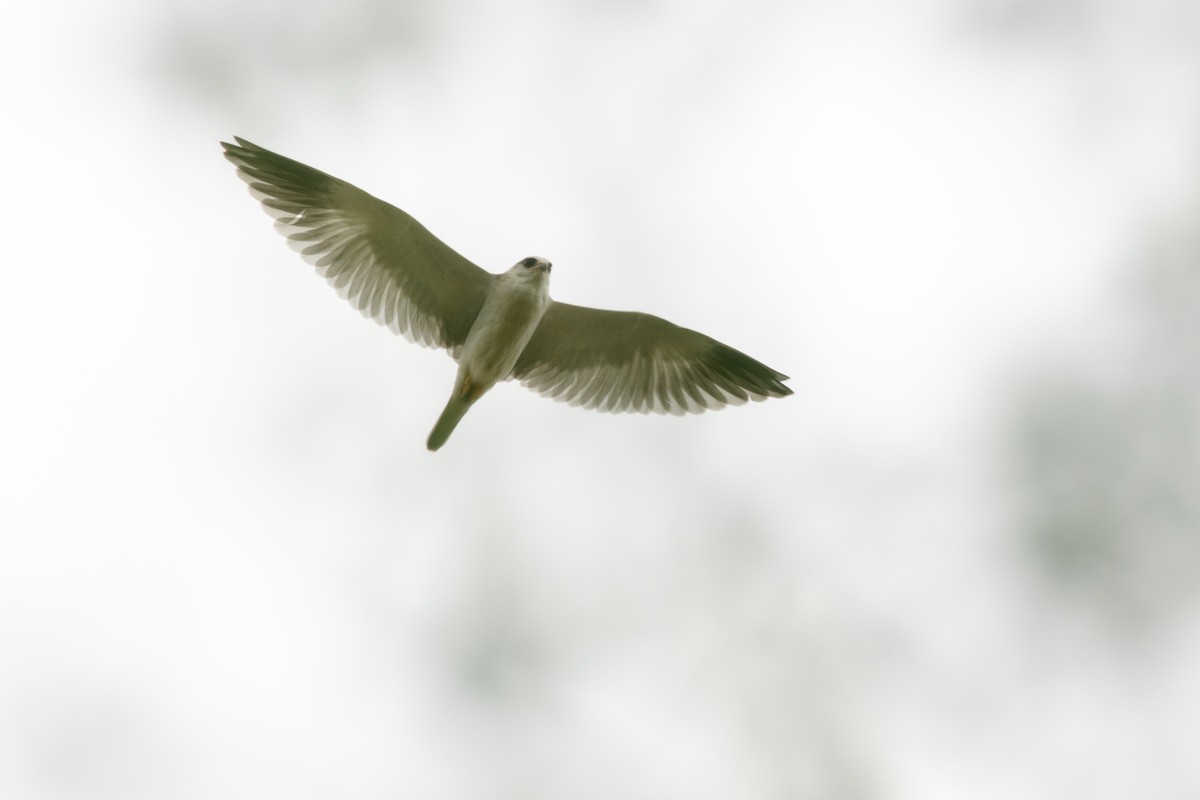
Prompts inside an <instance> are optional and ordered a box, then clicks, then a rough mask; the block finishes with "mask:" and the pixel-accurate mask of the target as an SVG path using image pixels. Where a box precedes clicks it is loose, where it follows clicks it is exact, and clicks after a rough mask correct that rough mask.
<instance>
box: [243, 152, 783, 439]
mask: <svg viewBox="0 0 1200 800" xmlns="http://www.w3.org/2000/svg"><path fill="white" fill-rule="evenodd" d="M233 139H234V141H233V143H229V142H221V146H222V148H223V150H224V154H225V157H226V158H227V159H228V160H229V161H231V162H232V163H233V164H234V166H236V167H237V174H238V176H239V177H240V178H241V179H242V180H243V181H245V183H246V184H247V185H248V186H249V188H250V193H251V194H252V195H253V196H254V197H255V198H256V199H257V200H258V201H259V202H260V203H261V204H262V207H263V209H264V210H265V211H266V212H267V213H268V214H269V215H270V216H271V217H273V218H274V220H275V228H276V229H277V230H278V231H279V232H280V233H281V234H283V236H285V237H286V239H287V242H288V244H289V245H290V246H291V247H292V248H293V249H294V250H296V251H298V252H299V253H300V255H301V256H302V257H303V258H304V259H305V260H306V261H308V262H309V263H310V264H312V265H313V266H315V267H316V269H317V272H318V273H319V274H320V275H322V276H323V277H324V278H325V279H326V280H327V281H328V282H329V283H330V284H331V285H332V286H333V287H334V288H335V289H337V291H338V293H339V294H341V296H342V297H344V298H346V299H347V300H349V301H350V303H351V305H353V306H354V307H355V308H357V309H358V310H359V311H360V312H361V313H362V314H363V315H364V316H366V317H369V318H370V319H373V320H375V321H376V322H378V323H380V324H381V325H385V326H387V327H388V328H390V329H391V330H392V331H393V332H395V333H397V334H400V335H402V336H404V337H405V338H407V339H408V340H410V341H412V342H415V343H417V344H420V345H423V346H425V347H434V348H442V349H445V350H447V351H448V352H449V353H450V356H451V357H452V358H453V359H454V360H455V361H457V362H458V373H457V375H456V376H455V379H454V387H453V390H452V391H451V393H450V399H449V400H448V401H447V402H446V406H445V408H444V410H443V411H442V413H441V416H439V417H438V420H437V422H436V423H435V424H434V426H433V430H432V431H431V432H430V434H429V438H428V440H427V441H426V446H427V447H428V448H429V450H431V451H435V450H438V449H439V448H441V447H442V445H444V444H445V443H446V440H447V439H449V438H450V434H451V433H452V432H453V431H454V429H455V428H456V427H457V426H458V423H459V421H460V420H461V419H462V418H463V415H464V414H466V413H467V411H468V410H469V409H470V408H471V406H473V405H474V404H475V402H476V401H478V400H479V398H480V397H482V396H483V395H484V394H485V393H487V391H488V390H489V389H491V388H492V387H493V386H495V385H496V384H497V383H499V382H500V381H504V380H509V379H516V380H517V381H519V382H520V383H521V384H523V385H524V386H526V387H528V388H530V389H532V390H534V391H535V392H538V393H539V394H542V395H544V396H547V397H551V398H553V399H555V400H560V401H564V402H567V403H571V404H573V405H578V406H582V407H584V408H590V409H597V410H601V411H610V412H636V413H643V414H645V413H652V412H653V413H659V414H662V413H667V414H674V415H682V414H685V413H699V412H703V411H705V410H707V409H717V408H722V407H724V406H727V405H740V404H742V403H745V402H746V401H747V400H754V401H760V400H765V399H766V398H768V397H785V396H787V395H790V394H792V390H791V389H790V388H788V387H787V386H786V385H784V383H783V381H786V380H789V378H788V377H787V376H786V375H784V374H782V373H780V372H777V371H775V370H773V369H771V368H770V367H768V366H766V365H764V364H762V363H761V362H759V361H756V360H755V359H753V358H751V357H750V356H747V355H745V354H744V353H741V352H739V351H737V350H735V349H733V348H732V347H729V346H728V345H725V344H722V343H721V342H718V341H717V340H715V339H713V338H710V337H708V336H705V335H704V334H702V333H698V332H696V331H693V330H690V329H688V328H683V327H680V326H678V325H675V324H673V323H670V322H668V321H666V320H665V319H661V318H659V317H656V316H652V315H650V314H644V313H640V312H635V311H608V310H603V309H597V308H588V307H585V306H577V305H572V304H570V303H562V302H558V301H555V300H552V299H551V298H550V293H549V286H550V271H551V266H552V265H551V263H550V262H549V261H547V260H546V259H544V258H540V257H537V256H529V257H527V258H522V259H521V260H520V261H518V262H516V263H515V264H514V265H513V266H512V267H511V268H510V269H508V270H507V271H505V272H501V273H499V274H493V273H491V272H488V271H486V270H484V269H482V268H480V267H478V266H476V265H475V264H474V263H472V262H471V261H469V260H467V259H466V258H464V257H463V256H461V255H459V254H458V253H457V252H455V251H454V250H453V249H451V248H450V247H449V246H448V245H446V244H444V243H443V242H442V241H441V240H440V239H438V238H437V237H436V236H434V235H433V234H432V233H430V232H429V231H428V230H426V228H425V227H424V226H422V225H421V224H420V223H419V222H417V220H415V219H414V218H413V217H411V216H409V215H408V214H407V213H406V212H404V211H402V210H400V209H399V208H397V207H395V206H393V205H391V204H389V203H386V202H384V201H383V200H380V199H378V198H376V197H374V196H372V195H370V194H368V193H367V192H365V191H363V190H362V189H359V188H357V187H355V186H352V185H351V184H349V183H347V182H345V181H343V180H340V179H339V178H335V177H333V176H332V175H329V174H327V173H324V172H321V171H320V170H318V169H314V168H313V167H310V166H307V165H305V164H302V163H300V162H299V161H294V160H292V159H290V158H287V157H285V156H282V155H279V154H277V153H273V152H271V151H270V150H267V149H265V148H263V147H259V146H258V145H256V144H254V143H253V142H250V141H247V140H246V139H243V138H241V137H238V136H235V137H233Z"/></svg>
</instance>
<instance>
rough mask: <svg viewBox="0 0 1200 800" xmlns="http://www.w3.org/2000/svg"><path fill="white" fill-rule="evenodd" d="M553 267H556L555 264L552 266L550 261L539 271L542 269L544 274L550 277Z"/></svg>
mask: <svg viewBox="0 0 1200 800" xmlns="http://www.w3.org/2000/svg"><path fill="white" fill-rule="evenodd" d="M553 267H554V265H553V264H551V263H550V262H549V261H547V262H546V263H545V264H543V265H542V266H540V267H538V269H540V270H541V271H542V272H544V273H546V274H547V275H549V274H550V270H551V269H552V268H553Z"/></svg>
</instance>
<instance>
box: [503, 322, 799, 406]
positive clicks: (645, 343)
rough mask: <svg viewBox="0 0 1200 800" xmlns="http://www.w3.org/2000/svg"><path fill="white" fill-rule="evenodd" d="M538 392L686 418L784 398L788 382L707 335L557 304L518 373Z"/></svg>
mask: <svg viewBox="0 0 1200 800" xmlns="http://www.w3.org/2000/svg"><path fill="white" fill-rule="evenodd" d="M513 377H514V378H516V379H517V380H519V381H520V382H521V383H522V384H524V385H525V386H527V387H529V388H530V389H533V390H534V391H536V392H538V393H539V394H543V395H546V396H547V397H552V398H554V399H555V400H562V401H564V402H568V403H571V404H572V405H580V406H583V407H584V408H595V409H598V410H600V411H615V412H621V411H636V412H637V413H639V414H645V413H647V412H651V411H653V412H655V413H660V414H661V413H669V414H683V413H686V412H693V413H697V412H701V411H705V410H706V409H716V408H722V407H724V406H726V405H737V404H741V403H744V402H746V401H747V400H765V399H766V398H768V397H785V396H787V395H789V394H791V393H792V390H791V389H789V388H788V387H786V386H784V385H783V383H781V381H785V380H787V376H786V375H782V374H780V373H778V372H776V371H775V370H773V369H771V368H770V367H768V366H766V365H764V364H761V363H759V362H758V361H755V360H754V359H753V358H750V356H748V355H745V354H744V353H739V352H738V351H737V350H734V349H733V348H732V347H728V346H726V345H723V344H721V343H720V342H718V341H717V340H715V339H712V338H710V337H708V336H705V335H704V334H702V333H697V332H696V331H692V330H688V329H687V328H681V327H679V326H678V325H673V324H672V323H670V322H667V321H666V320H665V319H660V318H659V317H653V316H650V315H649V314H639V313H636V312H632V311H603V310H600V309H596V308H584V307H582V306H573V305H569V304H567V303H552V304H551V305H550V308H548V309H547V310H546V315H545V316H544V317H542V321H541V323H540V324H539V325H538V327H537V330H535V331H534V333H533V338H531V339H530V340H529V344H527V345H526V346H525V350H524V352H522V353H521V357H520V358H518V359H517V363H516V366H515V367H514V368H513Z"/></svg>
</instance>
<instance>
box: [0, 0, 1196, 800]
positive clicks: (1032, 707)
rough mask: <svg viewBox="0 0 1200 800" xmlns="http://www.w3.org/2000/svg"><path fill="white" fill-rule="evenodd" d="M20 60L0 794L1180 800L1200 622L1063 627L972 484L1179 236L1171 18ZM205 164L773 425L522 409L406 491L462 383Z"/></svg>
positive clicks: (322, 28) (329, 34) (917, 19)
mask: <svg viewBox="0 0 1200 800" xmlns="http://www.w3.org/2000/svg"><path fill="white" fill-rule="evenodd" d="M35 6H36V7H35ZM17 14H18V16H17V17H16V19H15V20H13V19H12V17H11V16H10V20H9V24H7V25H5V26H4V30H3V32H0V52H2V53H3V55H2V56H0V58H3V59H4V61H3V63H2V64H0V66H2V67H3V70H2V71H0V72H2V77H0V81H2V83H0V86H2V87H3V96H4V98H5V104H6V117H7V119H8V125H7V126H6V132H5V133H4V138H5V144H6V148H5V150H6V152H7V154H8V158H7V159H6V170H5V173H6V182H7V185H8V187H9V190H8V192H7V193H6V198H5V200H4V204H5V209H4V210H5V212H6V215H5V216H6V218H7V219H8V220H10V227H9V232H10V236H9V257H8V265H9V274H8V280H7V281H6V284H5V290H4V291H3V292H0V341H2V342H3V343H4V344H3V345H2V348H3V350H2V352H3V364H4V368H5V373H6V374H7V376H8V379H7V385H8V388H7V389H6V390H5V391H4V392H3V395H2V396H0V411H2V412H3V413H2V414H0V420H2V421H0V437H2V438H0V442H3V445H2V446H3V454H2V455H0V481H2V485H3V486H4V487H5V488H4V490H3V495H2V497H3V501H2V502H0V796H3V797H14V798H25V797H29V798H42V797H45V798H58V797H64V798H75V797H81V798H92V797H96V798H104V797H120V798H139V797H146V798H152V797H153V798H159V797H176V798H209V797H213V798H215V797H220V798H239V797H246V798H251V797H253V798H273V797H287V798H310V797H311V798H323V797H335V796H336V797H353V798H377V797H378V798H383V797H389V798H392V797H413V798H426V797H428V798H460V797H461V798H475V797H489V798H490V797H514V798H516V797H521V798H529V797H543V796H544V797H563V796H569V797H584V798H586V797H597V798H599V797H623V798H638V797H646V798H674V797H679V798H684V797H686V798H708V797H712V798H726V797H739V796H740V797H795V796H810V795H811V796H820V797H851V796H853V797H880V798H920V799H921V800H929V798H937V797H948V798H949V797H953V798H959V797H972V798H990V797H996V798H1007V797H1021V798H1056V799H1057V798H1064V797H1087V798H1103V797H1113V798H1125V797H1129V796H1132V795H1135V794H1136V795H1137V796H1154V797H1188V796H1193V795H1194V794H1195V792H1196V791H1197V790H1198V789H1200V772H1197V770H1196V769H1195V767H1194V764H1193V762H1194V758H1193V757H1192V755H1191V747H1190V745H1189V743H1190V742H1194V741H1195V740H1196V735H1197V734H1198V733H1200V730H1198V728H1200V725H1198V724H1197V723H1198V721H1200V690H1198V687H1197V683H1196V681H1195V680H1194V678H1193V677H1192V676H1193V675H1194V674H1196V672H1197V667H1198V666H1200V663H1198V662H1200V637H1198V636H1197V630H1198V628H1197V626H1196V625H1195V624H1194V622H1195V619H1196V604H1195V602H1194V598H1192V599H1190V600H1188V599H1185V600H1184V601H1180V603H1179V606H1178V608H1174V609H1173V610H1172V612H1171V613H1170V614H1169V615H1164V618H1165V619H1166V620H1167V622H1165V623H1160V624H1158V625H1157V626H1155V627H1154V628H1153V631H1154V632H1153V633H1145V634H1144V635H1143V634H1138V635H1134V636H1132V637H1130V638H1123V637H1125V634H1118V633H1113V632H1112V631H1111V630H1109V629H1108V628H1106V627H1105V623H1103V622H1097V621H1096V619H1097V616H1100V617H1103V614H1101V613H1099V612H1097V613H1096V614H1093V613H1091V611H1089V610H1087V609H1085V610H1083V611H1079V610H1078V609H1073V607H1072V605H1071V602H1072V601H1070V600H1067V601H1058V600H1055V599H1054V598H1055V597H1057V595H1055V593H1054V590H1053V588H1051V589H1050V590H1047V589H1046V588H1045V587H1044V586H1040V585H1039V584H1038V583H1037V580H1038V579H1037V578H1036V577H1035V575H1034V573H1035V571H1034V570H1032V569H1031V568H1029V567H1028V565H1027V564H1025V563H1023V562H1022V561H1021V558H1020V557H1019V556H1018V555H1015V553H1017V552H1018V551H1019V550H1020V548H1019V545H1018V543H1019V542H1020V541H1023V539H1022V536H1023V535H1024V534H1025V532H1024V531H1022V530H1021V529H1020V527H1019V522H1018V521H1017V520H1016V518H1015V517H1016V515H1015V513H1014V508H1015V507H1017V506H1019V505H1020V503H1019V502H1017V503H1016V504H1015V505H1014V503H1013V502H1010V499H1009V498H1008V497H1007V495H1006V493H1007V492H1008V491H1010V490H1011V489H1012V487H1010V486H1008V485H1007V484H1005V483H1004V482H1003V481H1002V480H999V476H1001V475H1003V474H1004V473H1005V470H1006V468H1007V467H1008V466H1010V465H1009V464H1008V462H1006V461H1005V460H1004V458H1003V452H1004V447H1005V445H1006V439H1005V436H1006V435H1007V434H1008V433H1009V432H1010V430H1011V429H1010V427H1009V425H1010V423H1011V422H1012V420H1013V419H1014V418H1015V415H1018V414H1019V407H1020V406H1019V403H1020V398H1021V394H1020V391H1021V386H1022V384H1021V380H1022V379H1023V378H1024V377H1025V376H1027V375H1029V374H1038V373H1039V372H1040V371H1044V370H1047V369H1049V370H1053V369H1055V368H1056V367H1055V366H1054V365H1058V364H1064V363H1065V364H1070V365H1076V364H1085V365H1086V364H1092V363H1095V362H1100V363H1104V362H1105V361H1106V359H1105V358H1104V357H1105V356H1106V355H1107V354H1108V353H1109V351H1108V350H1107V347H1108V345H1109V343H1111V342H1113V341H1114V340H1115V341H1118V342H1120V341H1124V340H1121V339H1120V336H1121V335H1122V334H1121V331H1122V330H1123V328H1122V327H1121V326H1122V325H1123V324H1124V322H1123V320H1125V317H1126V314H1127V309H1126V307H1125V305H1123V297H1124V295H1123V293H1124V292H1125V291H1126V287H1127V286H1129V285H1130V283H1131V282H1136V280H1137V274H1136V273H1137V268H1138V265H1139V264H1141V263H1142V261H1143V260H1144V254H1145V252H1146V251H1147V250H1148V249H1152V245H1153V236H1154V235H1155V234H1157V233H1160V232H1162V231H1164V230H1167V231H1170V230H1177V229H1178V228H1179V227H1180V226H1183V229H1184V230H1185V231H1193V230H1194V228H1192V227H1190V226H1191V225H1192V223H1190V222H1189V219H1190V216H1189V214H1192V215H1194V209H1195V208H1196V197H1195V194H1194V189H1193V186H1194V176H1195V175H1197V174H1198V173H1197V166H1198V165H1197V163H1196V156H1197V152H1200V151H1197V149H1196V147H1195V141H1196V135H1197V133H1198V131H1197V124H1196V123H1197V115H1196V104H1197V102H1198V101H1197V98H1200V92H1198V91H1197V89H1200V86H1197V83H1198V81H1200V77H1198V76H1200V70H1198V69H1197V68H1198V67H1200V64H1198V63H1197V56H1196V53H1198V52H1200V49H1197V48H1196V46H1195V45H1196V44H1197V38H1196V33H1197V28H1196V24H1197V20H1196V13H1195V10H1194V9H1192V8H1191V4H1188V3H1182V2H1181V3H1172V2H1165V1H1164V2H1157V3H1146V2H1137V3H1135V2H1108V3H1105V2H1084V3H1075V4H1071V3H1046V4H1042V5H1038V4H1036V3H1022V2H1019V0H1013V2H1000V0H997V1H996V2H983V0H980V2H977V3H972V2H967V1H966V0H959V1H958V2H950V1H949V0H943V1H942V2H934V0H923V1H914V2H908V3H886V2H867V0H863V2H855V3H795V4H791V3H770V2H761V3H728V4H726V3H717V2H705V3H686V2H645V3H638V2H625V3H599V2H597V3H587V2H573V3H543V2H533V1H532V0H530V1H529V2H522V3H502V2H467V1H466V0H464V1H463V2H458V3H444V4H427V5H426V4H419V3H413V4H394V5H387V4H375V3H371V2H366V0H363V2H358V3H339V4H329V5H328V6H327V7H326V6H316V5H305V4H296V3H283V2H267V1H266V0H264V1H263V2H256V3H233V2H218V3H213V2H205V3H191V4H187V3H170V4H154V3H144V2H136V1H135V0H128V1H127V2H126V3H124V4H101V5H96V4H81V3H80V4H66V5H64V6H59V7H57V8H54V7H50V6H46V5H45V4H41V5H40V6H38V4H32V5H30V4H27V5H26V6H25V7H23V8H22V9H21V11H19V12H17ZM234 134H237V135H241V136H245V137H247V138H250V139H253V140H255V141H256V142H258V143H260V144H262V145H263V146H266V147H269V148H271V149H275V150H277V151H279V152H282V153H284V154H287V155H290V156H292V157H295V158H298V159H299V160H301V161H305V162H307V163H310V164H312V165H313V166H316V167H318V168H320V169H323V170H326V171H328V172H331V173H333V174H335V175H338V176H339V177H342V178H345V179H346V180H349V181H351V182H353V183H355V184H357V185H359V186H361V187H363V188H364V189H367V190H368V191H371V192H373V193H375V194H377V195H379V196H381V197H383V198H384V199H386V200H389V201H390V202H394V203H396V204H397V205H400V206H401V207H403V208H405V209H406V210H408V211H409V212H410V213H412V214H414V215H415V216H416V217H417V218H418V219H420V220H421V221H422V222H423V223H425V225H426V226H427V227H429V228H430V229H431V230H433V231H434V232H435V233H436V234H437V235H439V236H440V237H441V238H443V239H444V240H446V241H447V242H448V243H450V244H451V246H453V247H455V248H456V249H458V250H459V251H460V252H462V253H463V254H464V255H467V256H468V257H470V258H472V259H474V260H476V261H477V262H478V263H480V264H481V266H484V267H486V268H488V269H491V270H493V271H500V270H502V269H504V268H506V267H507V266H509V265H510V264H511V263H512V262H514V261H515V260H517V259H519V258H521V257H523V256H525V255H530V254H537V255H542V256H545V257H548V258H550V259H551V260H552V261H554V263H555V272H554V286H553V288H552V293H553V294H554V296H555V297H557V298H559V299H563V300H568V301H571V302H578V303H584V304H590V305H596V306H604V307H614V308H636V309H639V310H646V311H649V312H651V313H655V314H659V315H661V316H664V317H666V318H668V319H671V320H673V321H675V322H678V323H680V324H683V325H687V326H689V327H694V328H697V329H700V330H703V331H705V332H707V333H709V334H711V335H713V336H715V337H717V338H720V339H722V340H723V341H726V342H728V343H730V344H731V345H733V346H735V347H737V348H739V349H742V350H745V351H746V352H748V353H750V354H752V355H754V356H755V357H757V358H759V359H761V360H763V361H764V362H766V363H767V364H770V365H771V366H773V367H776V368H778V369H780V370H782V371H784V372H786V373H788V374H789V375H791V376H792V381H791V386H792V387H793V388H794V389H795V391H796V396H795V397H792V398H788V399H787V400H784V401H771V402H768V403H764V404H761V405H755V406H754V407H751V408H741V409H734V410H730V411H725V412H722V413H719V414H706V415H703V416H701V417H696V418H689V419H682V420H679V419H674V418H667V419H660V418H645V417H631V418H626V417H618V416H605V415H599V414H588V413H585V412H582V411H579V410H578V409H574V408H570V407H566V406H561V405H557V404H554V403H551V402H549V401H547V400H544V399H541V398H538V397H536V396H534V395H532V394H530V393H528V392H525V391H524V390H522V389H520V388H519V387H517V386H515V385H505V386H501V387H498V388H497V389H496V390H495V391H494V392H493V393H491V394H490V395H489V396H488V397H487V398H486V400H485V401H483V402H481V403H480V404H479V405H478V406H476V408H474V409H473V410H472V412H471V413H470V415H468V417H467V418H466V419H465V420H464V422H463V423H462V425H461V426H460V428H459V429H458V431H456V433H455V435H454V437H453V439H452V440H451V441H450V443H449V444H448V445H447V447H446V448H445V449H444V450H443V451H441V452H439V453H437V454H436V455H432V454H429V453H427V452H426V451H425V448H424V440H425V436H426V434H427V433H428V430H429V428H430V426H431V425H432V423H433V421H434V420H435V418H436V415H437V413H438V411H439V410H440V409H441V407H442V405H443V403H444V401H445V397H446V395H447V393H448V391H449V389H450V385H451V382H452V380H453V375H454V366H453V364H452V362H451V361H450V360H449V359H448V358H446V357H445V355H444V354H440V353H434V352H431V351H423V350H420V349H419V348H416V347H414V346H412V345H410V344H408V343H407V342H404V341H403V340H401V339H398V338H396V337H393V336H392V335H391V334H389V333H387V332H386V331H384V330H383V329H380V328H377V327H376V326H374V325H372V324H371V323H369V322H367V321H365V320H363V319H361V318H360V317H359V316H358V315H357V314H356V313H355V312H354V311H353V310H352V309H350V308H349V307H348V306H347V305H346V304H345V303H343V302H342V301H340V300H339V299H338V298H337V296H336V294H335V293H334V292H333V291H332V290H330V289H329V288H328V287H327V286H325V285H323V283H322V282H321V281H320V280H319V279H318V278H316V277H315V276H314V275H313V274H312V270H311V269H310V268H309V267H307V266H306V265H305V264H303V262H301V261H300V259H298V258H297V257H296V256H295V254H293V253H292V252H291V251H290V250H289V249H288V248H287V247H285V246H284V245H283V243H282V242H281V241H280V240H279V239H278V237H277V236H276V235H275V234H274V232H273V231H272V230H271V226H270V224H269V220H268V218H267V217H266V216H265V215H263V214H262V213H261V211H260V210H258V209H257V208H256V207H255V204H254V203H253V202H252V201H251V199H250V198H249V197H248V196H247V194H246V192H245V190H244V187H243V185H242V184H241V183H240V182H239V181H238V180H237V179H236V178H235V176H234V173H233V170H232V167H231V166H230V165H229V164H227V163H226V162H225V161H224V160H223V159H222V158H221V157H220V151H219V147H218V144H217V142H218V140H219V139H221V138H228V137H229V136H232V135H234ZM1129 313H1132V312H1129ZM1114 337H1115V338H1114ZM1193 352H1194V351H1193ZM1116 363H1117V365H1118V366H1116V367H1111V368H1112V369H1114V370H1116V374H1117V378H1118V382H1119V381H1120V380H1121V379H1123V378H1125V377H1127V376H1126V374H1125V373H1124V372H1122V371H1121V370H1122V369H1125V367H1123V366H1120V365H1126V366H1128V365H1129V363H1130V362H1129V361H1128V360H1120V359H1118V360H1117V361H1116ZM1080 369H1083V367H1080ZM1189 374H1195V373H1189ZM1191 452H1192V451H1186V453H1191ZM1183 463H1184V464H1186V465H1193V466H1194V465H1196V464H1197V462H1196V461H1195V459H1194V458H1190V460H1188V459H1186V458H1185V460H1184V462H1183ZM1172 477H1173V478H1175V479H1178V477H1179V476H1178V475H1174V476H1172ZM1185 478H1186V476H1185ZM1017 485H1024V484H1020V483H1019V482H1018V484H1017ZM1184 532H1185V533H1186V534H1194V533H1195V531H1194V530H1187V529H1186V527H1185V529H1184ZM1183 552H1185V553H1194V552H1195V551H1194V550H1187V549H1186V548H1185V549H1184V550H1183ZM1150 577H1151V580H1153V573H1151V576H1150ZM1056 602H1061V603H1062V606H1061V607H1059V606H1055V605H1054V603H1056ZM1079 602H1083V601H1079ZM1043 604H1049V606H1046V605H1043ZM1047 608H1049V610H1047Z"/></svg>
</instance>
